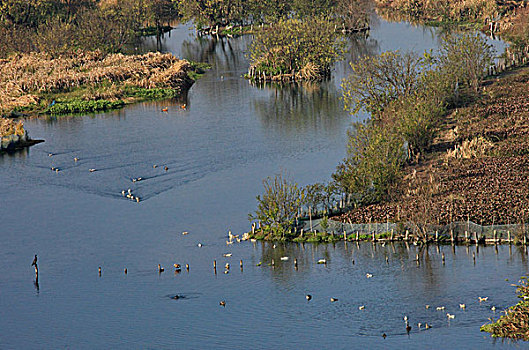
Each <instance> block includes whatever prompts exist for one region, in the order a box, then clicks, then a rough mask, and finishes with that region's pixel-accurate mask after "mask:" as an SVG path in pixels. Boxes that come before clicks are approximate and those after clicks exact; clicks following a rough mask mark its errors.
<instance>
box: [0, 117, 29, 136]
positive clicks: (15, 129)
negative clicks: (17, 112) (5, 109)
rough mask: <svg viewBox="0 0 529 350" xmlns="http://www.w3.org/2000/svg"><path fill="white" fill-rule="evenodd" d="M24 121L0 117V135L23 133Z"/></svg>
mask: <svg viewBox="0 0 529 350" xmlns="http://www.w3.org/2000/svg"><path fill="white" fill-rule="evenodd" d="M24 132H25V131H24V123H23V122H22V121H18V122H15V121H14V120H12V119H6V118H0V137H2V136H9V135H24Z"/></svg>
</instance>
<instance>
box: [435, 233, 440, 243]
mask: <svg viewBox="0 0 529 350" xmlns="http://www.w3.org/2000/svg"><path fill="white" fill-rule="evenodd" d="M435 241H436V242H439V231H438V230H435Z"/></svg>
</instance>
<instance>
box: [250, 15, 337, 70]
mask: <svg viewBox="0 0 529 350" xmlns="http://www.w3.org/2000/svg"><path fill="white" fill-rule="evenodd" d="M344 50H345V41H344V40H343V39H342V38H340V37H339V36H338V35H337V34H336V32H335V30H334V23H333V22H332V21H330V20H328V19H326V18H323V17H311V18H306V19H304V20H299V19H281V20H279V21H278V22H277V23H275V24H272V25H270V26H267V27H263V28H262V29H260V30H258V31H257V32H256V34H255V35H254V40H253V41H252V43H251V44H250V48H249V51H250V62H251V64H252V66H253V67H255V69H256V70H257V71H258V72H264V73H265V74H266V75H268V76H270V75H278V74H281V73H292V72H294V73H300V74H301V76H302V78H303V79H318V78H320V77H321V76H323V75H325V74H326V73H328V71H329V70H330V67H331V65H332V64H333V63H334V62H335V61H336V60H338V59H340V58H341V57H343V54H344Z"/></svg>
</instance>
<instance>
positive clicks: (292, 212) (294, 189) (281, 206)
mask: <svg viewBox="0 0 529 350" xmlns="http://www.w3.org/2000/svg"><path fill="white" fill-rule="evenodd" d="M263 185H264V193H263V195H262V196H260V195H259V196H257V197H256V198H257V202H258V205H257V210H256V211H255V213H254V214H250V215H249V216H248V217H249V219H250V221H255V220H258V221H260V222H261V229H262V231H263V233H265V234H266V235H268V237H269V238H271V239H274V238H276V239H277V238H280V237H281V238H283V237H284V236H285V234H287V235H289V234H291V233H292V229H293V225H294V222H295V219H296V216H297V215H298V213H299V211H300V209H301V206H302V204H303V202H304V200H305V198H304V197H305V196H304V191H303V189H301V188H299V186H298V184H296V183H291V182H289V181H288V180H287V179H285V178H284V177H283V175H282V174H277V175H275V176H274V177H267V178H266V179H265V180H263Z"/></svg>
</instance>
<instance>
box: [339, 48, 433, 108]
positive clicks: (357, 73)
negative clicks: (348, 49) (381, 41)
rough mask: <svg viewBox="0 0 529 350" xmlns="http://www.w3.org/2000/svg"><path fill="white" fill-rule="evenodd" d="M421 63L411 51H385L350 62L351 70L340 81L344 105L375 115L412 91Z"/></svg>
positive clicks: (415, 84)
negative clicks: (350, 72) (346, 76)
mask: <svg viewBox="0 0 529 350" xmlns="http://www.w3.org/2000/svg"><path fill="white" fill-rule="evenodd" d="M422 62H423V60H422V58H421V57H419V56H418V55H416V54H414V53H411V52H409V53H405V54H402V53H400V52H399V51H387V52H384V53H382V54H381V55H378V56H366V57H364V58H362V59H360V60H359V61H358V62H357V63H351V68H352V69H353V73H352V74H351V75H350V76H349V77H348V78H347V79H344V80H343V82H342V92H343V100H344V102H345V108H346V109H347V110H348V111H349V112H350V113H351V114H356V113H358V112H359V111H360V110H362V109H364V110H365V111H366V112H368V113H370V114H371V116H372V117H376V116H377V115H378V114H379V113H380V112H382V111H383V110H384V108H385V107H386V106H387V105H388V104H389V103H390V102H391V101H393V100H395V99H397V98H399V97H400V96H407V95H410V94H412V93H413V92H414V91H415V88H416V86H417V82H418V79H419V72H420V70H421V64H422Z"/></svg>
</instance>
